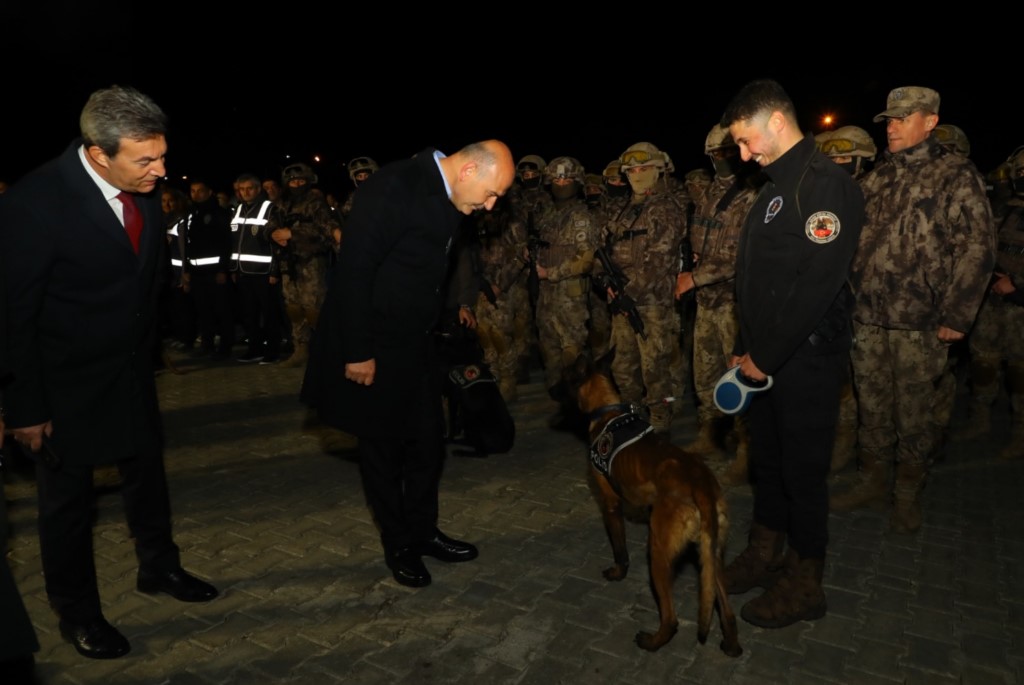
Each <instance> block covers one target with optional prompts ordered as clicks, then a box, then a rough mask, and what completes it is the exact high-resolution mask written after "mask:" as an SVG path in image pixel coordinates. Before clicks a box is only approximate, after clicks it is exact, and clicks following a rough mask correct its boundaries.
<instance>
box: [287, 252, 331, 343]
mask: <svg viewBox="0 0 1024 685" xmlns="http://www.w3.org/2000/svg"><path fill="white" fill-rule="evenodd" d="M293 268H294V269H295V275H289V274H284V276H283V277H282V279H281V292H282V293H283V294H284V308H285V311H286V312H287V313H288V320H289V321H290V322H291V324H292V342H293V343H294V344H295V345H296V346H299V345H303V346H305V345H307V344H309V338H310V336H311V335H312V334H313V329H314V328H316V321H317V318H318V317H319V316H320V307H321V306H322V305H323V303H324V295H326V293H327V269H326V265H325V264H324V263H323V262H322V261H321V260H314V261H312V262H309V263H306V264H303V265H301V266H296V267H293Z"/></svg>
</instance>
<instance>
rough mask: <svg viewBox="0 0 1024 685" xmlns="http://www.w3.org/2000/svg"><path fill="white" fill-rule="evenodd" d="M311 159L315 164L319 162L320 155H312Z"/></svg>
mask: <svg viewBox="0 0 1024 685" xmlns="http://www.w3.org/2000/svg"><path fill="white" fill-rule="evenodd" d="M313 161H314V162H316V163H317V164H319V163H320V155H313Z"/></svg>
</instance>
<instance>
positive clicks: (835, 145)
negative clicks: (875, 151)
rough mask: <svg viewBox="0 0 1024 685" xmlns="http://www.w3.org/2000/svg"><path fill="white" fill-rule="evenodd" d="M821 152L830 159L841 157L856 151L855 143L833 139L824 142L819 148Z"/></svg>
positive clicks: (843, 139)
mask: <svg viewBox="0 0 1024 685" xmlns="http://www.w3.org/2000/svg"><path fill="white" fill-rule="evenodd" d="M820 149H821V152H822V153H823V154H826V155H828V156H830V157H842V156H843V155H848V154H850V153H851V152H854V151H855V150H856V149H857V143H855V142H853V141H852V140H847V139H845V138H833V139H831V140H826V141H824V142H823V143H822V144H821V146H820Z"/></svg>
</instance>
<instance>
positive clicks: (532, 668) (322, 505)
mask: <svg viewBox="0 0 1024 685" xmlns="http://www.w3.org/2000/svg"><path fill="white" fill-rule="evenodd" d="M182 365H183V367H185V368H186V370H187V371H188V373H186V374H185V375H170V374H164V375H161V376H160V378H159V381H158V382H159V388H160V393H161V400H162V406H163V409H164V417H165V421H166V425H167V430H168V434H169V440H168V448H167V452H166V463H167V470H168V478H169V481H170V486H171V498H172V504H173V510H174V516H175V530H176V538H177V541H178V544H179V545H180V546H181V548H182V556H183V560H184V564H185V566H186V568H188V569H189V570H191V571H192V572H194V573H196V574H197V575H199V576H201V577H203V578H207V579H209V580H211V581H212V582H214V583H215V584H216V585H217V586H218V587H219V588H220V590H221V593H222V594H221V596H220V597H219V598H218V599H216V600H214V601H212V602H210V603H208V604H198V605H196V604H182V603H178V602H176V601H174V600H173V599H171V598H169V597H166V596H155V597H153V596H147V595H142V594H140V593H138V592H137V591H136V590H135V589H134V585H135V571H136V565H135V559H134V555H133V552H132V545H131V542H130V540H129V539H128V533H127V529H126V526H125V524H124V517H123V514H122V510H121V503H120V498H119V497H118V495H117V493H116V475H114V474H113V473H112V472H109V471H101V472H100V473H99V475H98V479H97V481H98V484H99V485H100V486H101V490H102V493H103V494H102V495H101V497H100V499H99V507H98V513H97V522H96V528H95V531H96V555H97V570H98V573H99V576H100V591H101V595H102V597H103V601H104V610H105V612H106V615H107V618H108V619H109V620H110V621H111V622H112V623H114V624H115V625H116V626H118V627H119V628H120V629H121V630H122V631H123V632H124V634H125V635H126V636H127V637H128V639H129V640H130V641H131V643H132V652H131V653H130V654H129V655H127V656H126V657H124V658H121V659H117V660H114V661H109V662H103V661H92V660H88V659H84V658H82V657H80V656H78V654H77V653H76V652H75V651H74V650H73V649H72V648H71V647H70V646H69V645H67V644H65V643H63V642H62V641H61V640H60V637H59V635H58V633H57V620H56V617H55V616H54V615H53V613H52V612H51V611H50V609H49V608H48V606H47V604H46V598H45V594H44V591H43V579H42V576H41V571H40V560H39V548H38V542H37V539H36V529H35V507H36V500H35V487H34V484H33V482H32V479H31V478H30V477H27V476H25V475H23V474H20V475H19V474H17V473H15V474H12V477H11V478H9V482H8V484H7V487H6V496H7V499H8V506H9V509H10V515H11V519H12V525H13V527H14V533H15V536H14V538H13V539H12V540H11V542H10V544H11V547H12V551H11V554H10V555H9V557H8V562H9V563H10V565H11V567H12V569H13V571H14V575H15V578H16V580H17V582H18V584H19V587H20V589H21V591H22V593H23V594H24V597H25V601H26V604H27V606H28V609H29V613H30V614H31V617H32V620H33V622H34V624H35V626H36V630H37V632H38V634H39V640H40V643H41V645H42V649H41V651H40V652H39V653H38V655H37V662H38V666H37V672H38V674H39V678H40V681H41V682H42V683H44V684H46V685H69V684H84V683H104V684H106V683H111V684H117V683H142V684H147V685H148V684H153V685H156V684H161V683H173V684H175V685H186V684H188V685H193V684H194V685H207V684H213V683H224V684H228V683H237V684H240V685H241V684H244V685H251V684H259V683H303V684H306V683H308V684H314V685H319V684H325V685H329V684H332V683H342V682H344V683H360V684H362V683H365V684H372V683H388V684H395V683H410V684H417V685H418V684H422V683H488V684H489V683H509V684H512V683H515V684H518V685H533V684H537V685H550V684H555V683H622V684H630V685H637V684H644V683H664V682H681V683H736V684H738V685H743V684H748V683H749V684H754V683H757V684H763V683H794V684H799V683H808V684H811V683H815V684H817V683H869V684H875V683H877V684H887V685H890V684H894V683H908V684H922V685H923V684H928V685H932V684H942V683H951V684H952V683H969V684H975V683H976V684H979V685H989V684H993V683H997V684H1001V683H1007V684H1009V683H1018V682H1022V681H1024V589H1022V584H1021V575H1022V573H1024V571H1022V568H1024V504H1022V502H1024V496H1022V492H1024V461H1017V462H1005V461H1000V460H998V459H996V458H995V456H994V454H995V452H996V451H997V448H996V445H997V443H998V442H999V440H1001V439H1005V437H1006V435H1007V432H1008V424H1007V419H1006V418H1005V417H1006V413H1007V409H1006V406H1005V403H1003V404H1001V405H1000V406H999V407H998V408H997V415H998V416H1000V417H1002V421H1001V423H999V424H998V425H997V427H996V431H995V435H994V436H993V438H991V439H989V440H983V441H975V442H972V443H967V444H963V443H956V444H954V445H953V446H952V447H951V448H950V449H949V451H948V456H947V458H946V459H945V461H944V462H943V463H941V464H939V465H937V466H936V467H935V469H934V476H933V478H932V480H931V482H930V484H929V486H928V488H927V490H926V492H925V495H924V509H925V523H924V526H923V528H922V530H921V531H920V532H919V534H918V535H917V536H916V537H909V536H898V535H891V534H889V533H887V532H886V524H887V514H886V512H884V511H874V510H868V511H860V512H854V513H843V514H836V515H833V516H832V518H831V521H830V524H831V534H832V542H831V545H830V556H829V559H828V562H827V566H826V570H825V585H826V591H827V593H828V601H829V613H828V615H827V616H826V617H825V618H824V619H822V620H820V621H817V622H804V623H800V624H798V625H795V626H791V627H790V628H787V629H783V630H775V631H769V630H761V629H758V628H754V627H752V626H750V625H748V624H746V623H744V622H742V621H741V622H740V640H741V643H742V645H743V647H744V653H743V655H742V656H741V657H740V658H738V659H730V658H728V657H726V656H725V655H724V654H723V653H722V652H721V651H720V650H719V649H718V647H717V645H718V641H719V639H720V637H721V633H720V630H719V628H718V625H717V623H716V624H715V625H714V627H713V629H712V632H711V636H710V638H709V640H708V644H706V645H699V644H698V643H697V641H696V623H695V619H696V612H697V606H696V596H695V590H696V582H695V581H696V572H695V569H694V567H693V564H692V563H688V564H684V565H683V567H682V568H681V571H680V575H679V577H678V579H677V581H676V587H675V600H676V603H677V608H678V611H679V614H680V627H679V632H678V634H677V635H676V637H675V639H674V640H673V641H672V642H670V643H669V644H668V645H666V646H665V647H663V648H662V649H661V650H660V651H659V652H657V653H654V654H650V653H647V652H644V651H642V650H640V649H639V648H637V647H636V646H635V645H634V643H633V636H634V634H635V633H636V632H637V631H638V630H641V629H652V628H654V627H655V625H656V623H657V612H656V609H655V605H654V600H653V598H652V595H651V591H650V589H649V586H648V582H647V567H646V566H647V565H646V562H645V560H644V548H645V535H646V527H645V526H644V525H643V524H642V523H640V522H634V523H630V524H629V526H628V535H629V538H630V539H629V544H630V550H631V554H632V555H633V558H634V563H633V566H632V572H631V574H630V576H629V577H628V578H627V579H626V580H624V581H623V582H620V583H609V582H606V581H605V580H604V579H603V578H602V576H601V569H603V568H604V567H605V566H607V565H608V564H609V563H610V558H611V554H610V551H609V547H608V544H607V541H606V539H605V535H604V531H603V528H602V525H601V521H600V518H599V515H598V511H597V507H596V504H595V502H594V499H593V495H592V493H591V491H590V488H589V486H588V484H587V480H586V465H585V464H586V462H585V459H586V457H585V452H584V448H583V446H582V444H581V443H580V442H578V441H577V440H576V439H575V438H573V437H571V436H570V435H568V434H565V433H558V432H555V431H552V430H550V429H549V428H548V427H547V424H546V420H547V417H548V415H549V414H550V413H552V411H553V409H554V407H553V405H552V403H551V402H550V401H549V400H548V399H547V397H546V395H545V394H544V393H543V392H542V388H541V384H540V383H534V384H532V385H529V386H524V387H522V388H521V390H522V391H523V392H522V397H521V398H520V400H519V401H517V402H516V403H514V404H513V405H512V411H513V414H514V416H515V418H516V420H517V428H518V435H517V441H516V445H515V448H514V450H513V451H512V452H511V453H509V454H506V455H495V456H491V457H489V458H487V459H475V458H466V457H452V458H450V459H449V460H448V462H447V466H446V470H445V474H444V479H443V481H442V511H441V518H442V520H441V528H442V529H443V530H444V531H446V532H447V533H449V534H451V535H453V536H456V537H461V538H465V539H467V540H470V541H473V542H475V543H477V544H478V546H479V548H480V558H479V559H478V560H476V561H474V562H472V563H468V564H459V565H444V564H441V563H439V562H435V561H433V560H429V559H428V560H427V564H428V566H429V568H430V570H431V573H432V574H433V577H434V583H433V584H432V585H431V586H430V587H428V588H425V589H420V590H413V589H409V588H405V587H402V586H400V585H398V584H396V583H395V582H394V581H393V580H392V578H391V575H390V573H389V572H388V570H387V569H386V568H385V567H384V564H383V563H382V559H381V551H380V547H379V542H378V539H377V535H376V532H375V529H374V527H373V524H372V521H371V518H370V515H369V513H368V511H367V508H366V506H365V503H364V500H363V496H362V492H361V488H360V484H359V477H358V469H357V465H356V463H355V461H354V460H353V457H352V454H351V450H350V449H348V450H346V448H351V446H352V444H351V441H350V440H347V439H346V437H345V436H343V435H340V434H337V433H333V432H330V431H325V430H322V429H319V428H317V427H316V426H315V425H314V424H313V423H312V422H311V421H310V420H309V417H308V415H307V413H306V412H305V410H304V409H303V408H302V407H301V405H299V403H298V402H297V400H296V393H297V390H298V387H299V383H300V379H301V372H300V371H298V370H294V369H282V368H278V367H260V366H242V365H240V364H226V365H210V364H208V363H207V364H197V363H195V362H185V361H183V362H182ZM535 378H536V379H538V380H539V374H535ZM961 404H962V402H961ZM678 413H679V414H682V416H680V417H678V418H677V421H676V424H675V426H674V435H675V437H676V438H677V441H679V442H685V441H688V440H690V439H692V437H693V433H694V425H693V419H692V415H693V411H692V407H690V406H689V405H688V404H686V403H684V404H683V405H682V406H681V407H679V408H678ZM961 413H962V412H961ZM715 466H716V468H718V469H721V468H722V463H720V462H719V463H716V464H715ZM728 500H729V504H730V506H731V512H732V533H731V535H730V539H729V545H728V550H727V554H726V556H727V558H730V559H731V558H732V557H733V556H734V555H735V554H737V553H738V552H739V551H740V549H742V547H743V545H744V542H745V533H746V530H747V528H748V526H749V523H750V515H751V494H750V490H749V488H747V487H741V488H734V489H731V490H730V491H729V493H728ZM755 594H756V593H755V592H751V593H750V594H749V595H745V596H737V597H734V598H733V603H734V608H735V609H736V610H737V612H738V610H739V607H740V606H741V605H742V603H743V602H744V601H746V600H747V599H749V598H751V597H753V596H755ZM0 620H2V619H0Z"/></svg>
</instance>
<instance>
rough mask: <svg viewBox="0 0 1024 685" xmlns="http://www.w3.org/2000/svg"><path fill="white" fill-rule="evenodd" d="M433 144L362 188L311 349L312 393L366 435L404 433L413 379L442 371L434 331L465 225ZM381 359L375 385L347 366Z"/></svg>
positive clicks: (327, 410) (325, 410)
mask: <svg viewBox="0 0 1024 685" xmlns="http://www.w3.org/2000/svg"><path fill="white" fill-rule="evenodd" d="M433 152H434V151H433V150H430V149H427V150H424V151H422V152H420V153H419V154H418V155H416V156H415V157H414V158H412V159H409V160H403V161H399V162H395V163H393V164H390V165H388V166H386V167H384V168H382V169H381V170H380V171H378V172H377V173H375V174H373V176H371V177H370V178H369V179H368V180H367V181H366V183H364V184H363V185H361V186H360V187H359V195H358V196H357V199H356V202H355V203H354V204H353V207H352V213H351V214H350V215H349V218H348V221H347V222H346V224H345V238H344V240H343V241H342V244H341V249H340V251H339V253H338V261H337V263H336V264H335V266H334V267H333V270H332V272H331V275H330V284H329V286H328V292H327V297H326V299H325V301H324V305H323V308H322V309H321V312H320V318H319V322H318V326H317V329H316V332H315V334H314V336H313V340H312V342H311V349H310V359H309V363H308V366H307V369H306V378H305V383H304V385H303V392H302V399H303V401H305V402H307V403H308V404H310V405H312V406H315V407H317V408H318V409H319V412H320V415H321V418H322V419H323V420H324V421H325V422H326V423H328V424H330V425H333V426H336V427H338V428H341V429H343V430H346V431H348V432H350V433H353V434H355V435H358V436H367V437H370V436H384V435H399V434H401V433H402V431H403V430H404V429H406V428H408V426H407V423H408V422H405V421H402V418H403V417H404V416H406V415H408V414H409V413H410V412H411V411H413V409H415V408H412V407H409V406H407V404H406V398H407V396H408V394H409V393H408V388H409V387H411V384H413V383H415V382H417V381H418V380H419V379H422V378H423V377H424V375H425V374H429V373H431V372H432V371H433V369H432V368H430V366H431V364H432V363H433V357H432V347H433V345H432V339H431V336H432V335H433V333H432V331H433V329H434V326H435V324H436V322H437V319H438V316H439V314H440V311H441V305H442V284H443V282H444V279H445V273H446V270H447V265H448V256H449V252H450V250H451V247H452V244H453V242H454V239H455V236H456V233H457V231H458V228H459V225H460V223H461V219H462V214H460V213H459V212H458V210H457V209H456V208H455V206H454V205H452V203H451V201H450V200H449V199H448V195H447V192H446V191H445V185H444V179H443V178H442V176H441V172H440V170H439V169H438V167H437V164H436V163H435V161H434V157H433ZM368 359H375V360H376V365H377V368H376V378H375V381H374V383H373V385H371V386H368V387H367V386H362V385H357V384H355V383H353V382H351V381H349V380H346V379H345V364H346V363H348V362H361V361H366V360H368Z"/></svg>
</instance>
